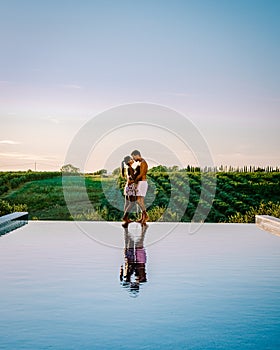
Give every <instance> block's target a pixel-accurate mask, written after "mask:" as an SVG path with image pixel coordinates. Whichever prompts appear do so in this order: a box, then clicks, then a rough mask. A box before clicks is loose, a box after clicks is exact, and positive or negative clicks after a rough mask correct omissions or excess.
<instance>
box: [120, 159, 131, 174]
mask: <svg viewBox="0 0 280 350" xmlns="http://www.w3.org/2000/svg"><path fill="white" fill-rule="evenodd" d="M130 160H131V157H130V156H126V157H124V159H123V161H122V164H121V170H122V176H123V177H124V168H125V165H128V163H129V161H130Z"/></svg>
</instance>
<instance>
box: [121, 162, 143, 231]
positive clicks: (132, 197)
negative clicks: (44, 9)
mask: <svg viewBox="0 0 280 350" xmlns="http://www.w3.org/2000/svg"><path fill="white" fill-rule="evenodd" d="M133 163H134V160H133V159H132V158H131V157H130V156H126V157H124V160H123V161H122V166H121V172H122V176H123V177H125V176H126V184H125V188H124V196H125V204H124V216H123V221H124V223H123V227H127V226H128V224H129V223H130V222H131V220H130V219H129V218H128V215H129V212H130V210H131V208H132V207H133V205H134V204H135V201H136V198H137V197H136V185H135V183H134V179H135V177H136V176H137V175H138V171H139V170H138V169H137V168H136V170H134V169H133V168H132V164H133ZM125 170H126V171H125Z"/></svg>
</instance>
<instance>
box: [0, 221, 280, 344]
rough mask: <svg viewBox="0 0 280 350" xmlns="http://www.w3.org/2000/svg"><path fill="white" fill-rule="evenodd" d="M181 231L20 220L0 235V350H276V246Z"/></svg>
mask: <svg viewBox="0 0 280 350" xmlns="http://www.w3.org/2000/svg"><path fill="white" fill-rule="evenodd" d="M85 228H86V229H85ZM189 231H190V230H189V224H179V225H177V226H176V227H175V228H174V227H173V226H172V225H171V224H163V223H154V224H150V225H149V227H148V228H147V230H143V231H142V230H141V228H140V225H138V226H137V224H132V225H131V227H130V228H129V230H128V231H125V230H124V229H123V228H122V227H121V225H120V223H115V224H113V225H112V224H108V223H106V222H103V223H84V226H83V228H82V229H81V227H80V226H78V225H77V224H76V223H74V222H29V224H28V225H26V226H24V227H22V228H19V229H17V230H16V231H13V232H10V233H9V234H7V235H4V236H2V237H1V238H0V278H1V298H0V310H1V316H0V321H1V324H0V349H15V350H18V349H28V350H30V349H36V350H39V349H64V350H67V349H69V350H70V349H73V350H74V349H75V350H77V349H98V350H99V349H153V350H154V349H262V350H263V349H270V350H271V349H279V348H280V337H279V334H280V273H279V271H280V237H277V236H273V235H271V234H269V233H267V232H265V231H261V230H260V229H258V228H257V227H256V226H255V225H253V224H244V225H243V224H205V225H203V226H202V227H201V228H200V229H199V230H197V231H196V232H195V233H193V234H189ZM166 233H168V234H166ZM103 238H104V239H103ZM110 243H111V244H110ZM121 266H122V274H121V276H120V270H121ZM129 271H130V272H129ZM139 276H140V277H139Z"/></svg>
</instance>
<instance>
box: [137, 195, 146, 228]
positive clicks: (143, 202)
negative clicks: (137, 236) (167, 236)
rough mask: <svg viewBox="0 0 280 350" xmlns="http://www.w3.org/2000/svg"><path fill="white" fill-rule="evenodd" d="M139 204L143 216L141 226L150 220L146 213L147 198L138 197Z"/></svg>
mask: <svg viewBox="0 0 280 350" xmlns="http://www.w3.org/2000/svg"><path fill="white" fill-rule="evenodd" d="M137 204H138V205H139V207H140V209H141V212H142V215H141V219H140V220H138V222H140V223H141V224H145V223H146V221H147V220H148V214H147V212H146V207H145V197H143V196H137Z"/></svg>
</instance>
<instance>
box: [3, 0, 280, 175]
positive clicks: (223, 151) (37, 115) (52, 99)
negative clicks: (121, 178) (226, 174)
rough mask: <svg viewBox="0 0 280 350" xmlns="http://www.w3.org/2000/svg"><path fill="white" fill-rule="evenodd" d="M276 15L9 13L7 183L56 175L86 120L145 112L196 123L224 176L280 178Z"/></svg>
mask: <svg viewBox="0 0 280 350" xmlns="http://www.w3.org/2000/svg"><path fill="white" fill-rule="evenodd" d="M279 14H280V1H278V0H270V1H267V0H235V1H231V0H182V1H179V0H173V1H164V0H157V1H153V0H147V1H146V0H141V1H122V0H119V1H114V0H111V1H109V0H103V1H94V0H93V1H91V0H67V1H66V0H55V1H54V0H49V1H40V0H25V1H21V0H10V1H1V2H0V48H1V54H0V126H1V127H0V171H3V170H15V169H22V170H26V169H29V168H30V169H34V168H35V162H36V169H37V170H58V169H59V168H60V167H61V166H62V165H63V164H64V160H65V155H66V153H67V149H68V147H69V145H70V144H71V141H72V139H73V138H74V136H75V135H76V133H77V132H78V130H79V129H80V128H81V127H82V126H83V125H84V124H85V123H86V122H87V121H88V120H89V119H91V118H92V117H93V116H94V115H96V114H98V113H100V112H102V111H104V110H106V109H108V108H112V107H114V106H116V105H121V104H125V103H133V102H139V101H142V102H152V103H156V104H162V105H165V106H168V107H169V108H171V109H175V110H177V111H179V112H180V113H182V114H184V115H185V116H187V117H188V118H189V119H190V120H191V121H192V122H193V124H194V125H195V126H196V127H197V128H198V129H199V131H200V132H201V134H202V135H203V136H204V138H205V140H206V141H207V143H208V145H209V149H210V150H211V153H212V156H213V159H214V162H215V164H217V165H220V164H224V165H226V164H227V165H233V166H243V165H256V166H266V165H272V166H280V155H279V149H280V137H279V129H280V64H279V62H280V44H279V42H280V41H279V38H280V18H279V16H280V15H279ZM190 162H191V160H190ZM117 164H119V160H116V165H117ZM102 165H103V164H102V160H101V159H95V160H93V163H92V165H91V168H92V169H88V170H97V169H98V168H100V167H102ZM167 165H172V164H167Z"/></svg>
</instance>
